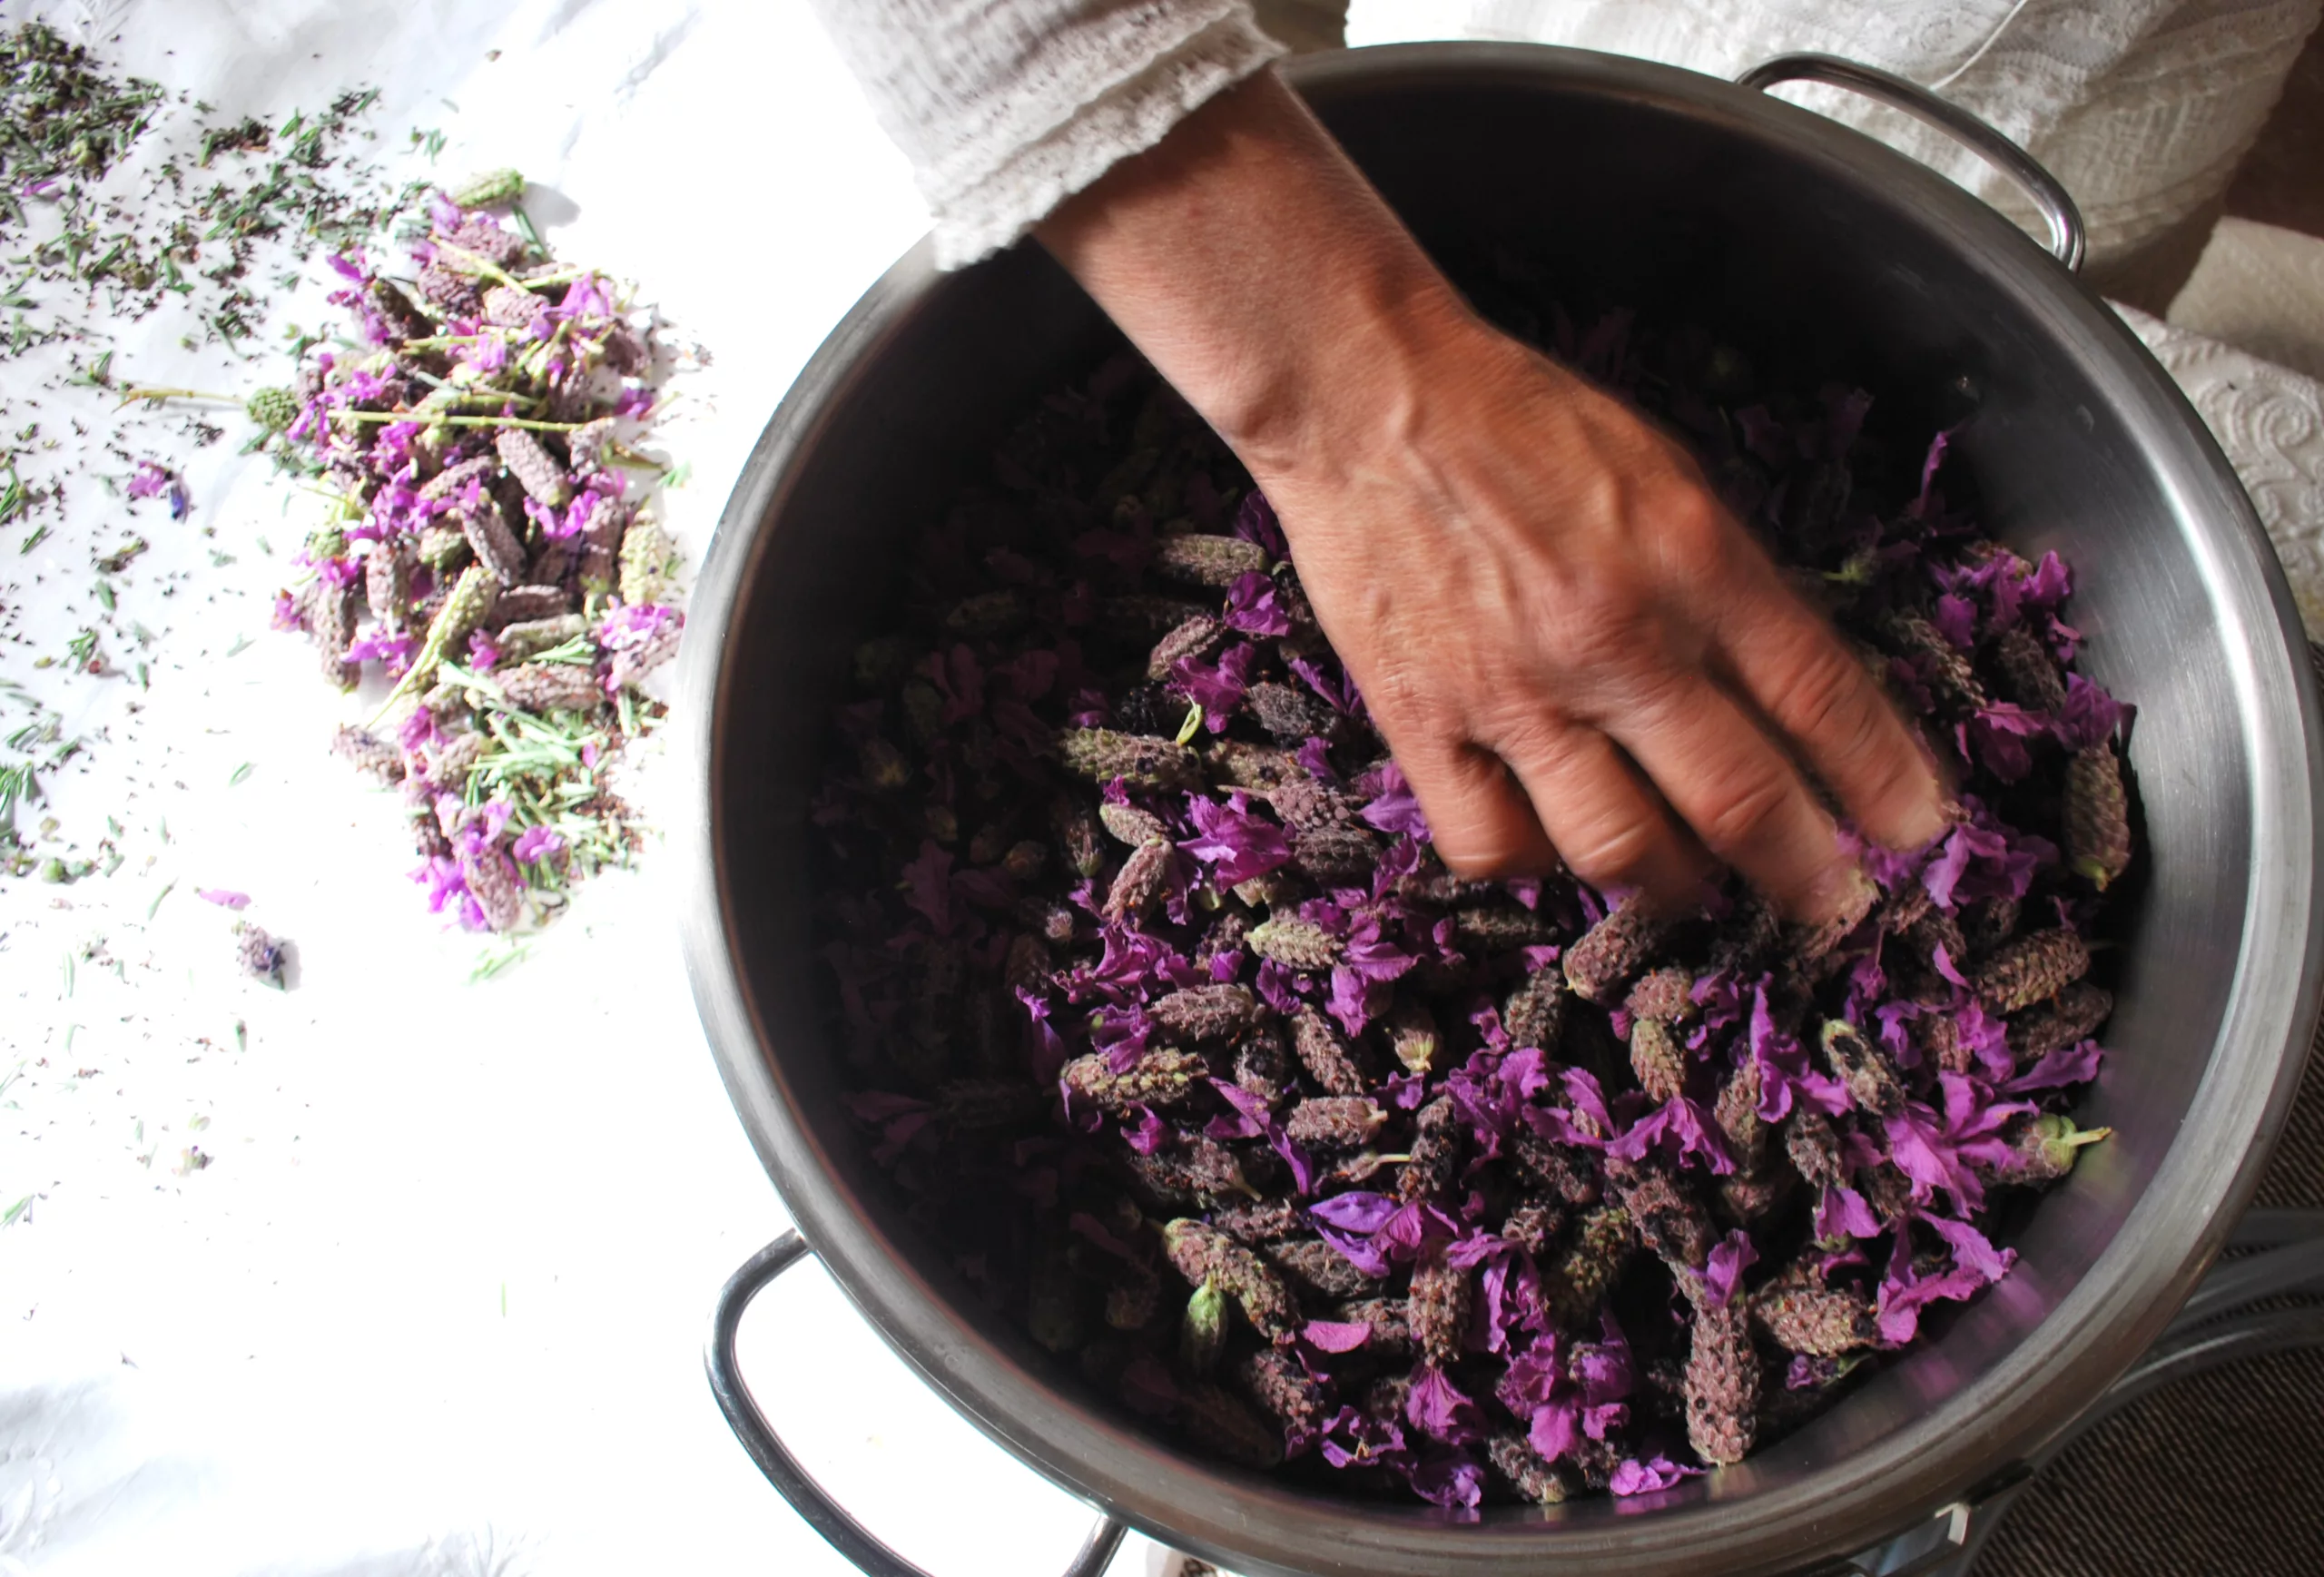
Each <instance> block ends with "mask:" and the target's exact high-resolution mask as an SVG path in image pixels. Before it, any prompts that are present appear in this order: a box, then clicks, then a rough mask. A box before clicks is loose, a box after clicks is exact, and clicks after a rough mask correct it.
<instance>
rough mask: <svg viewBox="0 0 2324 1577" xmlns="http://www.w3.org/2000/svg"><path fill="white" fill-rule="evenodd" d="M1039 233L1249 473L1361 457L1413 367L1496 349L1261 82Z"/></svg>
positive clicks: (1279, 96)
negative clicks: (1482, 346)
mask: <svg viewBox="0 0 2324 1577" xmlns="http://www.w3.org/2000/svg"><path fill="white" fill-rule="evenodd" d="M1038 233H1039V238H1040V240H1041V241H1042V243H1043V244H1044V245H1046V246H1047V247H1049V250H1050V251H1052V252H1053V253H1054V254H1055V255H1056V256H1057V257H1058V259H1059V261H1061V262H1063V263H1064V264H1065V266H1066V267H1067V268H1068V270H1069V271H1071V272H1072V273H1073V275H1074V277H1075V278H1076V279H1078V281H1080V282H1081V284H1082V286H1083V287H1084V288H1085V289H1087V290H1088V291H1089V293H1090V294H1091V295H1092V296H1093V297H1095V298H1096V300H1097V301H1098V305H1099V306H1101V307H1103V308H1104V309H1105V310H1107V312H1108V314H1109V315H1111V316H1112V318H1113V319H1114V320H1115V322H1116V323H1118V325H1120V327H1121V328H1122V330H1124V331H1125V332H1126V333H1128V335H1129V337H1130V339H1131V340H1132V341H1133V342H1135V343H1136V344H1137V348H1138V349H1139V350H1142V351H1143V352H1145V354H1146V356H1147V360H1150V361H1152V362H1153V363H1154V365H1155V367H1156V368H1157V370H1159V371H1160V372H1161V373H1162V375H1163V376H1164V377H1165V378H1167V379H1169V380H1170V382H1171V383H1172V385H1174V386H1175V387H1176V388H1177V390H1178V391H1179V393H1181V394H1182V395H1184V396H1185V397H1186V398H1187V401H1188V402H1189V403H1190V404H1192V405H1193V406H1194V407H1195V409H1196V410H1198V411H1199V412H1201V413H1202V416H1203V417H1204V419H1206V420H1207V421H1208V422H1209V423H1210V424H1211V425H1212V427H1213V428H1215V429H1216V430H1217V431H1218V433H1219V435H1220V436H1221V437H1222V438H1224V439H1226V441H1227V442H1228V443H1229V444H1230V445H1231V446H1233V447H1234V448H1235V449H1236V452H1237V453H1238V454H1239V455H1240V456H1241V457H1242V458H1243V459H1244V461H1245V463H1246V465H1248V466H1250V468H1252V470H1253V471H1254V472H1255V473H1257V474H1259V475H1261V476H1263V477H1265V476H1270V475H1281V474H1285V473H1287V472H1294V471H1305V470H1308V469H1311V468H1315V467H1318V466H1323V465H1328V464H1330V463H1333V461H1334V458H1354V456H1355V455H1358V454H1361V453H1362V450H1363V446H1365V445H1367V444H1370V443H1371V442H1373V441H1374V439H1373V437H1372V435H1373V434H1374V433H1377V432H1383V431H1392V430H1393V428H1394V426H1395V423H1396V421H1397V420H1398V419H1399V418H1400V415H1401V413H1402V409H1403V405H1404V404H1405V403H1406V402H1408V400H1409V399H1410V397H1411V395H1412V394H1413V391H1415V390H1416V389H1418V388H1420V387H1421V385H1420V383H1419V382H1418V379H1421V378H1423V376H1424V374H1425V370H1427V369H1430V368H1441V367H1444V366H1447V365H1458V364H1459V363H1458V361H1457V360H1448V357H1449V356H1451V355H1452V354H1453V353H1455V352H1457V351H1458V350H1460V349H1462V348H1463V347H1473V346H1475V345H1476V344H1477V342H1479V341H1483V340H1491V341H1494V342H1499V336H1497V335H1493V334H1492V333H1491V332H1490V330H1486V329H1485V327H1484V325H1483V324H1482V323H1481V322H1480V321H1479V320H1477V319H1476V318H1475V316H1474V315H1473V314H1472V312H1471V311H1470V310H1468V308H1467V306H1466V304H1465V303H1464V302H1462V300H1461V298H1460V296H1459V294H1458V292H1456V291H1454V290H1453V289H1452V285H1451V284H1450V283H1449V282H1447V281H1446V280H1445V279H1444V277H1443V275H1442V274H1441V273H1439V272H1438V271H1437V270H1436V268H1435V266H1434V265H1433V263H1431V262H1430V261H1429V260H1428V258H1427V256H1426V254H1424V253H1423V251H1421V250H1420V247H1419V245H1418V244H1417V243H1416V242H1415V241H1413V238H1412V237H1411V235H1410V234H1408V233H1407V232H1405V230H1404V229H1403V225H1402V224H1401V223H1400V222H1398V221H1397V219H1396V217H1395V215H1394V214H1393V213H1392V212H1390V211H1389V210H1388V208H1387V206H1386V204H1385V203H1384V202H1382V201H1381V200H1380V197H1379V195H1378V194H1377V193H1376V192H1374V191H1373V190H1372V188H1371V186H1370V185H1369V184H1368V183H1366V182H1365V181H1364V177H1363V175H1362V173H1361V172H1358V171H1357V170H1356V169H1355V167H1354V164H1352V163H1349V161H1348V159H1347V157H1346V155H1345V154H1344V153H1342V152H1341V151H1340V149H1339V146H1338V145H1337V144H1336V143H1334V142H1333V141H1332V139H1331V137H1330V135H1329V133H1326V132H1325V131H1324V128H1323V126H1322V125H1321V124H1320V123H1317V122H1316V120H1315V117H1314V116H1313V115H1312V114H1310V113H1308V111H1307V109H1306V106H1305V105H1304V104H1303V103H1300V102H1299V100H1298V99H1297V97H1296V96H1295V95H1294V94H1292V93H1291V91H1290V90H1289V89H1288V88H1287V87H1285V85H1284V84H1283V83H1282V82H1281V80H1280V79H1279V78H1277V77H1276V76H1275V74H1273V73H1272V72H1268V73H1264V74H1260V75H1259V76H1256V77H1254V78H1252V79H1250V80H1249V81H1247V82H1245V83H1243V84H1239V85H1238V86H1236V88H1234V89H1232V90H1230V91H1229V92H1227V93H1225V94H1220V95H1219V96H1218V97H1217V98H1216V99H1214V100H1213V101H1212V102H1211V103H1208V104H1206V105H1204V106H1203V107H1202V108H1201V109H1200V110H1197V111H1196V113H1194V114H1192V115H1189V116H1188V117H1187V119H1186V120H1185V121H1183V122H1181V123H1179V124H1178V125H1177V127H1176V128H1174V129H1173V130H1172V131H1171V133H1170V134H1169V135H1168V136H1167V137H1166V138H1164V139H1163V140H1162V142H1161V143H1158V144H1157V145H1156V146H1155V147H1153V148H1151V149H1149V150H1147V152H1146V153H1141V154H1138V155H1137V156H1136V157H1135V158H1132V159H1128V160H1126V161H1124V162H1123V163H1120V164H1118V165H1117V166H1115V168H1114V169H1113V170H1111V171H1109V172H1108V173H1107V174H1106V176H1105V177H1104V178H1103V179H1102V180H1100V181H1099V182H1097V183H1096V184H1094V185H1092V186H1091V187H1089V188H1088V190H1087V191H1085V192H1080V193H1078V195H1076V196H1075V197H1073V198H1071V199H1069V200H1068V202H1065V203H1064V204H1063V205H1061V206H1060V207H1059V209H1058V210H1057V212H1055V213H1053V214H1052V215H1051V216H1050V218H1049V220H1048V221H1046V222H1044V223H1043V224H1042V225H1041V226H1040V228H1039V232H1038Z"/></svg>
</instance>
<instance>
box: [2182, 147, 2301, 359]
mask: <svg viewBox="0 0 2324 1577" xmlns="http://www.w3.org/2000/svg"><path fill="white" fill-rule="evenodd" d="M2317 157H2318V158H2319V161H2324V149H2319V150H2317ZM2167 316H2168V317H2169V318H2170V320H2171V321H2172V322H2173V323H2176V324H2178V325H2179V326H2180V327H2181V328H2182V329H2192V330H2195V331H2196V332H2197V333H2201V334H2209V335H2210V336H2211V338H2212V339H2214V340H2226V341H2227V342H2228V343H2229V344H2230V345H2232V346H2234V347H2236V348H2237V349H2238V350H2249V351H2250V352H2251V354H2253V355H2254V356H2258V357H2261V358H2263V359H2265V360H2270V361H2274V362H2279V363H2280V364H2282V365H2283V366H2286V367H2289V368H2290V369H2292V370H2294V371H2296V372H2305V373H2306V374H2308V376H2309V377H2310V378H2324V236H2313V235H2302V234H2301V233H2300V232H2298V231H2296V230H2286V229H2284V228H2282V227H2281V226H2280V225H2273V224H2254V223H2252V222H2250V220H2247V219H2222V220H2221V221H2220V222H2219V224H2218V227H2217V228H2216V229H2214V230H2213V231H2212V232H2211V244H2210V245H2208V246H2207V247H2205V248H2204V249H2203V256H2202V261H2200V262H2198V263H2197V264H2196V265H2195V271H2194V274H2193V276H2192V277H2191V278H2190V279H2189V280H2188V281H2187V284H2186V288H2185V289H2183V290H2181V291H2180V292H2179V295H2178V299H2177V300H2175V301H2172V302H2171V310H2170V312H2169V313H2168V314H2167Z"/></svg>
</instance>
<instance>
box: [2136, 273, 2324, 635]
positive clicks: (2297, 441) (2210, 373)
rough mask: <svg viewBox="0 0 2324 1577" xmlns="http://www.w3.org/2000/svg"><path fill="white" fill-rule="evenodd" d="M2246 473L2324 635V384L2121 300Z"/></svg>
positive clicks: (2299, 593)
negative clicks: (2146, 312)
mask: <svg viewBox="0 0 2324 1577" xmlns="http://www.w3.org/2000/svg"><path fill="white" fill-rule="evenodd" d="M2114 310H2116V311H2118V312H2120V313H2121V314H2122V320H2123V321H2124V322H2126V323H2128V324H2130V326H2131V328H2132V330H2133V331H2135V332H2136V333H2137V335H2138V337H2139V338H2140V339H2142V340H2145V341H2146V346H2147V349H2148V350H2152V351H2153V352H2154V354H2155V358H2156V360H2160V361H2161V362H2162V365H2163V366H2164V367H2165V368H2167V369H2169V370H2170V372H2171V377H2172V378H2174V379H2177V380H2178V383H2179V387H2180V388H2181V389H2184V390H2186V393H2187V398H2188V399H2189V400H2190V401H2191V402H2192V403H2193V405H2194V407H2195V409H2196V410H2197V411H2198V412H2200V413H2201V416H2202V419H2203V423H2204V425H2205V426H2207V427H2209V428H2210V429H2211V436H2212V437H2214V438H2216V439H2219V445H2220V448H2222V449H2224V450H2226V451H2227V458H2228V459H2229V460H2230V461H2231V462H2232V463H2233V464H2234V466H2235V472H2236V475H2237V476H2239V477H2240V478H2242V479H2243V488H2244V491H2246V492H2248V493H2250V495H2251V502H2252V504H2253V506H2254V507H2255V508H2257V509H2258V510H2259V512H2260V524H2261V525H2263V526H2265V527H2267V528H2268V539H2269V540H2270V542H2273V543H2274V544H2275V547H2276V555H2277V557H2280V558H2281V559H2282V560H2283V566H2284V574H2285V576H2286V577H2287V578H2288V579H2290V582H2291V593H2292V598H2293V600H2294V601H2296V602H2297V603H2299V616H2300V620H2301V622H2302V623H2304V624H2305V625H2306V626H2308V635H2309V639H2310V640H2314V641H2324V383H2319V382H2318V381H2317V380H2316V379H2313V378H2306V377H2303V376H2301V375H2300V374H2299V373H2297V372H2294V371H2293V370H2291V369H2290V368H2288V367H2280V366H2278V365H2276V364H2275V363H2274V362H2272V361H2263V360H2260V358H2259V357H2257V356H2252V355H2250V354H2248V353H2246V352H2244V351H2241V350H2237V349H2235V348H2234V347H2233V346H2231V345H2228V344H2225V343H2223V342H2221V341H2220V340H2213V339H2211V338H2209V337H2208V336H2206V335H2202V334H2198V333H2196V332H2195V331H2194V330H2191V329H2182V328H2180V327H2179V326H2177V325H2176V324H2172V323H2166V322H2164V321H2163V320H2161V319H2159V318H2151V317H2149V316H2147V315H2146V314H2145V313H2144V312H2141V311H2138V310H2135V309H2133V308H2130V307H2124V306H2121V305H2117V306H2116V307H2115V309H2114Z"/></svg>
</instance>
